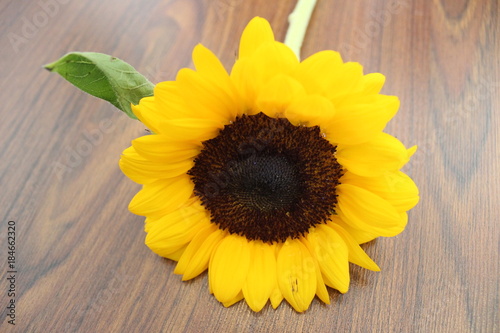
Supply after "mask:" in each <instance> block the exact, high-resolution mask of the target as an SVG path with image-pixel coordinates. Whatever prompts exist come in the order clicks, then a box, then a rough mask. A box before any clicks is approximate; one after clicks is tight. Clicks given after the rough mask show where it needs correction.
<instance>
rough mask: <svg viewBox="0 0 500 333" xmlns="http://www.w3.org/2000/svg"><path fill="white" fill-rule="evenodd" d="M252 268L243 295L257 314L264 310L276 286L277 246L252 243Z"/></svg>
mask: <svg viewBox="0 0 500 333" xmlns="http://www.w3.org/2000/svg"><path fill="white" fill-rule="evenodd" d="M250 245H251V248H250V251H251V257H252V261H251V263H250V268H249V270H248V276H247V280H246V282H245V284H244V285H243V295H244V296H245V301H246V302H247V304H248V306H249V307H250V308H251V309H252V310H253V311H255V312H258V311H260V310H262V308H263V307H264V305H266V303H267V300H268V299H269V297H270V296H271V293H272V291H273V289H274V288H275V286H276V278H277V277H276V257H275V255H274V251H275V249H274V248H275V246H274V245H270V244H266V243H263V242H261V241H252V242H250Z"/></svg>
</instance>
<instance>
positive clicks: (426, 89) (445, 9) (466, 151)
mask: <svg viewBox="0 0 500 333" xmlns="http://www.w3.org/2000/svg"><path fill="white" fill-rule="evenodd" d="M44 3H45V4H48V3H50V4H52V5H51V6H49V5H47V6H43V5H42V4H44ZM294 5H295V1H269V0H258V1H249V0H247V1H244V0H214V1H208V0H205V1H203V0H178V1H166V0H165V1H133V0H113V1H99V0H92V1H69V0H42V1H41V2H38V1H15V0H11V1H9V0H2V1H0V36H1V47H0V64H1V66H0V101H1V107H0V112H1V120H0V133H1V136H0V142H1V145H0V146H1V150H0V177H1V178H0V180H1V191H2V195H1V196H0V208H1V210H0V214H1V221H2V224H1V230H0V242H1V245H0V253H2V255H1V258H0V261H1V266H0V267H1V268H2V271H1V274H2V275H1V276H2V279H1V280H0V300H1V303H0V308H1V321H0V322H1V326H0V331H2V332H11V331H12V332H160V331H161V332H498V331H499V323H498V301H499V296H498V282H499V278H498V277H499V265H498V252H499V251H498V250H499V237H498V236H499V227H498V225H499V217H500V216H499V209H498V201H499V199H500V195H499V189H498V188H499V183H500V182H499V179H500V176H499V172H500V168H499V165H500V163H499V154H498V143H499V135H498V133H499V131H498V129H499V123H500V117H499V116H498V112H499V110H498V109H499V107H500V103H499V102H500V99H499V90H500V75H499V74H500V73H499V70H500V65H499V63H500V44H499V43H500V39H499V37H500V26H499V21H498V20H499V3H498V1H497V0H477V1H474V0H469V1H467V0H433V1H424V0H396V1H389V0H387V1H383V0H377V1H369V0H360V1H340V0H337V1H336V0H319V3H318V5H317V8H316V10H315V12H314V14H313V17H312V22H311V24H310V28H309V30H308V33H307V37H306V42H305V44H304V47H303V57H306V56H308V55H310V54H312V53H315V52H317V51H320V50H323V49H335V50H339V51H341V52H342V54H343V57H344V59H346V60H353V61H359V62H361V63H362V64H364V66H365V72H366V73H369V72H377V71H379V72H382V73H384V74H385V75H386V76H387V84H386V86H385V88H384V92H385V93H387V94H395V95H398V96H399V97H400V98H401V101H402V107H401V110H400V113H399V114H398V115H397V116H396V118H395V119H394V120H393V121H392V122H391V123H390V125H389V126H388V129H387V130H388V132H390V133H391V134H394V135H396V136H397V137H398V138H400V139H401V140H402V141H403V142H404V143H405V144H406V145H408V146H410V145H413V144H418V145H419V146H420V150H419V151H418V152H417V154H416V155H415V156H414V158H413V160H412V162H411V163H410V164H409V165H408V166H407V167H405V171H406V172H408V173H409V174H410V175H411V176H412V177H413V178H414V179H415V181H416V182H417V184H418V185H419V187H420V190H421V202H420V204H419V205H418V206H417V207H416V208H415V209H414V210H413V211H412V212H411V213H410V222H409V224H408V227H407V229H406V231H405V232H404V233H402V234H401V235H399V236H398V237H395V238H390V239H379V240H376V241H374V242H372V243H370V244H367V245H365V246H364V248H365V249H366V251H367V252H368V253H369V254H370V255H371V257H372V258H374V260H375V261H376V262H377V263H378V264H379V265H380V267H381V268H382V272H380V273H374V272H368V271H366V270H362V269H360V268H359V267H355V266H352V268H351V272H352V285H351V289H350V291H349V292H348V293H347V294H345V295H340V294H339V293H338V292H336V291H333V290H330V296H331V298H332V304H331V305H330V306H324V305H323V304H321V303H320V302H319V301H318V300H314V301H313V304H312V305H311V308H310V309H309V311H308V312H306V313H304V314H298V313H296V312H294V311H293V310H292V309H291V307H290V306H288V304H285V303H283V304H282V305H281V306H280V307H279V308H278V309H277V310H276V311H275V310H273V309H272V308H271V307H270V306H269V305H268V306H266V308H265V309H264V310H263V311H262V312H261V313H253V312H251V311H250V310H249V308H248V307H247V306H246V305H245V304H244V303H239V304H237V305H235V306H233V307H231V308H229V309H226V308H223V307H222V306H221V305H220V304H219V303H218V302H217V301H216V300H215V298H214V297H212V296H211V295H209V293H208V290H207V276H206V274H203V275H202V276H201V277H199V278H197V279H195V280H193V281H190V282H181V281H180V278H179V277H178V276H175V275H173V273H172V272H173V269H174V263H173V262H171V261H167V260H164V259H161V258H160V257H158V256H156V255H155V254H153V253H152V252H151V251H150V250H149V249H148V248H147V247H146V246H145V245H144V243H143V242H144V236H145V235H144V233H143V218H142V217H139V216H134V215H133V214H131V213H129V212H128V210H127V205H128V202H129V201H130V199H131V198H132V197H133V195H134V194H135V193H136V192H137V191H138V190H139V185H136V184H134V183H133V182H132V181H130V180H128V179H127V178H126V177H125V176H124V175H123V174H122V173H121V172H120V170H119V168H118V159H119V156H120V153H121V152H122V150H123V149H124V148H127V147H128V146H129V143H130V140H132V139H134V138H136V137H138V136H141V135H143V134H144V126H142V125H141V124H140V123H138V122H134V121H132V120H129V119H128V118H127V117H126V116H125V115H123V114H121V113H120V112H118V111H115V109H114V108H113V107H112V106H111V105H110V104H108V103H106V102H103V101H100V100H97V99H95V98H93V97H90V96H88V95H85V94H84V93H81V92H80V91H78V90H77V89H76V88H74V87H73V86H71V85H70V84H69V83H67V82H65V81H64V80H63V79H62V78H60V77H58V76H57V75H56V74H50V73H49V72H47V71H45V70H43V69H42V67H41V66H42V65H43V64H45V63H48V62H51V61H54V60H56V59H57V58H59V57H60V56H62V55H63V54H65V53H66V52H69V51H96V52H104V53H108V54H112V55H115V56H118V57H120V58H122V59H124V60H126V61H127V62H129V63H131V64H132V65H134V66H135V67H136V69H138V70H139V71H140V72H142V73H143V74H145V75H146V76H147V77H148V78H149V79H150V80H151V81H153V82H155V83H156V82H159V81H161V80H171V79H173V78H174V77H175V73H176V71H177V70H178V69H180V68H182V67H185V66H190V65H191V60H190V54H191V50H192V48H193V47H194V45H196V44H197V43H198V42H201V43H203V44H204V45H206V46H207V47H209V48H210V49H212V50H213V51H214V52H215V53H216V54H217V55H218V56H219V57H220V58H221V59H222V61H223V63H224V64H225V65H226V67H227V68H230V66H231V65H232V62H233V60H234V57H235V52H236V50H237V42H238V39H239V36H240V33H241V31H242V29H243V28H244V26H245V25H246V23H247V22H248V21H249V20H250V19H251V18H252V17H253V16H256V15H259V16H263V17H265V18H267V19H268V20H269V21H270V22H271V25H272V26H273V28H274V30H275V34H276V37H277V38H278V39H280V40H283V38H284V35H285V31H286V28H287V15H288V14H289V13H290V12H291V10H292V8H293V6H294ZM44 13H45V14H44ZM16 36H17V37H16ZM14 38H17V39H16V41H17V42H15V43H14V42H13V41H12V40H13V39H14ZM103 121H108V122H109V124H111V128H102V122H103ZM92 133H93V135H94V142H90V141H89V139H88V138H87V137H88V135H92ZM97 133H100V135H99V134H97ZM100 136H102V140H98V138H99V137H100ZM99 141H100V142H99ZM75 151H80V152H84V153H77V156H76V157H75V156H74V154H75ZM58 163H59V164H58ZM61 164H64V165H67V166H68V165H70V167H68V169H64V171H60V169H58V168H57V165H59V166H60V165H61ZM9 220H15V221H16V228H17V229H16V231H17V263H16V266H17V270H18V274H17V276H18V278H17V282H16V283H17V284H16V288H17V295H16V304H17V306H16V314H17V318H16V323H17V325H16V326H15V327H12V326H11V325H9V324H8V323H7V322H6V320H5V318H6V317H5V315H6V309H5V306H6V304H7V303H6V302H7V301H8V298H7V295H6V293H7V289H8V283H7V281H6V280H5V278H3V277H4V276H5V275H4V274H5V272H6V271H7V267H6V260H7V258H6V257H7V245H6V234H7V221H9Z"/></svg>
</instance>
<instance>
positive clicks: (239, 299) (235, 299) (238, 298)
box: [222, 291, 243, 308]
mask: <svg viewBox="0 0 500 333" xmlns="http://www.w3.org/2000/svg"><path fill="white" fill-rule="evenodd" d="M242 299H243V293H242V292H241V291H240V292H239V293H238V295H236V297H234V298H233V299H232V300H230V301H227V302H222V305H224V307H226V308H228V307H230V306H232V305H234V304H236V303H238V302H239V301H241V300H242Z"/></svg>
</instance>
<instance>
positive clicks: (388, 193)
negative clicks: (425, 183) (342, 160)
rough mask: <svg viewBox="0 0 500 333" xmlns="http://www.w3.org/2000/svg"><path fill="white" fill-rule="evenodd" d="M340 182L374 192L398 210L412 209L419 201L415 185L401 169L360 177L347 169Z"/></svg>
mask: <svg viewBox="0 0 500 333" xmlns="http://www.w3.org/2000/svg"><path fill="white" fill-rule="evenodd" d="M340 182H341V183H343V184H351V185H355V186H358V187H361V188H364V189H366V190H368V191H370V192H373V193H375V194H376V195H378V196H380V197H381V198H383V199H385V200H387V201H388V202H389V203H390V204H391V205H393V206H394V208H396V210H397V211H398V212H405V211H407V210H410V209H412V208H413V207H414V206H415V205H416V204H417V203H418V201H419V196H418V188H417V185H415V183H414V182H413V180H412V179H411V178H410V177H408V176H407V175H406V174H404V173H403V172H401V171H387V172H385V173H383V174H382V175H381V176H379V177H361V176H358V175H356V174H354V173H352V172H349V171H348V172H346V173H345V174H344V175H343V176H342V178H341V181H340Z"/></svg>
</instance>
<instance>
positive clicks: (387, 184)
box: [120, 18, 418, 312]
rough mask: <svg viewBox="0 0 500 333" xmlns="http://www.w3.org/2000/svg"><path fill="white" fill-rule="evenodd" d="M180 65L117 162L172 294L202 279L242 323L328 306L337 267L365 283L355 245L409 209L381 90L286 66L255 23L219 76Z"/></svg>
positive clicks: (401, 158)
mask: <svg viewBox="0 0 500 333" xmlns="http://www.w3.org/2000/svg"><path fill="white" fill-rule="evenodd" d="M193 61H194V65H195V67H196V70H191V69H181V70H180V71H179V73H178V74H177V77H176V80H175V81H173V82H162V83H159V84H158V85H156V87H155V90H154V96H152V97H146V98H143V99H142V100H141V101H140V103H139V105H137V106H133V111H134V113H135V115H136V116H137V117H138V118H139V119H140V120H141V121H142V122H143V123H144V124H145V125H146V126H147V127H148V128H150V129H151V130H152V131H153V132H154V134H153V135H147V136H144V137H141V138H138V139H136V140H134V141H132V146H131V147H130V148H128V149H126V150H125V151H124V152H123V155H122V158H121V160H120V166H121V169H122V170H123V172H124V173H125V174H126V175H127V176H128V177H130V178H131V179H132V180H134V181H136V182H137V183H140V184H143V188H142V190H141V191H140V192H139V193H138V194H137V195H136V196H135V197H134V198H133V199H132V202H131V203H130V206H129V208H130V210H131V211H132V212H133V213H135V214H138V215H143V216H146V223H145V229H146V232H147V237H146V244H147V245H148V246H149V247H150V248H151V250H153V251H154V252H155V253H157V254H159V255H160V256H163V257H166V258H170V259H172V260H176V261H178V264H177V266H176V269H175V273H176V274H182V276H183V280H189V279H192V278H194V277H196V276H198V275H199V274H200V273H202V272H203V271H205V270H206V269H207V268H208V278H209V283H210V291H211V292H212V293H213V294H214V295H215V297H216V298H217V299H218V300H219V301H220V302H222V303H223V304H224V305H225V306H229V305H231V304H234V303H235V302H238V301H240V300H241V299H243V298H244V299H245V301H246V302H247V303H248V305H249V306H250V308H251V309H252V310H254V311H260V310H261V309H262V308H263V307H264V305H265V304H266V303H267V301H268V300H270V302H271V304H272V306H273V307H275V308H276V307H277V306H278V305H279V304H280V303H281V301H282V300H283V298H284V299H286V300H287V301H288V302H289V303H290V304H291V305H292V307H293V308H294V309H295V310H297V311H299V312H301V311H305V310H306V309H307V308H308V307H309V305H310V303H311V301H312V300H313V298H314V296H315V295H317V296H318V298H319V299H321V300H322V301H323V302H325V303H329V295H328V291H327V289H326V286H329V287H332V288H335V289H337V290H339V291H340V292H342V293H345V292H346V291H347V289H348V287H349V262H352V263H355V264H357V265H360V266H362V267H364V268H367V269H370V270H379V268H378V266H377V265H376V264H375V263H374V262H373V261H372V260H371V259H370V258H369V257H368V256H367V255H366V253H365V252H364V251H363V250H362V249H361V247H360V246H359V244H361V243H364V242H367V241H370V240H372V239H374V238H376V237H379V236H385V237H390V236H395V235H397V234H399V233H400V232H401V231H402V230H403V229H404V227H405V225H406V222H407V214H406V211H408V210H409V209H411V208H412V207H413V206H414V205H415V204H416V203H417V201H418V189H417V187H416V186H415V184H414V183H413V181H412V180H411V179H410V178H409V177H408V176H406V175H405V174H404V173H402V172H401V171H399V170H400V168H401V167H402V166H403V165H404V164H405V163H407V162H408V161H409V159H410V156H411V155H412V154H413V152H414V151H415V149H416V148H415V147H414V148H410V149H406V148H405V147H404V145H403V144H402V143H401V142H400V141H399V140H397V139H396V138H394V137H392V136H391V135H389V134H386V133H384V132H382V131H383V129H384V127H385V125H386V124H387V122H388V121H389V120H390V119H391V118H392V117H393V116H394V115H395V114H396V112H397V109H398V107H399V100H398V98H397V97H394V96H385V95H381V94H379V91H380V89H381V88H382V85H383V83H384V76H383V75H381V74H368V75H363V71H362V67H361V65H359V64H358V63H344V62H343V61H342V59H341V57H340V55H339V54H338V53H337V52H333V51H323V52H319V53H316V54H314V55H312V56H310V57H309V58H307V59H305V60H304V61H302V62H299V61H298V59H297V57H296V56H295V55H294V53H293V52H292V51H291V50H290V49H289V48H288V47H287V46H286V45H284V44H282V43H279V42H276V41H275V40H274V36H273V32H272V30H271V27H270V26H269V23H268V22H267V21H266V20H264V19H262V18H255V19H253V20H252V21H251V22H250V23H249V24H248V26H247V27H246V29H245V30H244V32H243V35H242V38H241V42H240V47H239V57H238V60H237V61H236V63H235V64H234V66H233V68H232V70H231V72H230V74H228V73H227V72H226V70H225V69H224V67H223V66H222V64H221V63H220V61H219V60H218V59H217V57H216V56H214V55H213V54H212V53H211V52H210V51H209V50H208V49H206V48H205V47H203V46H202V45H198V46H196V47H195V49H194V51H193Z"/></svg>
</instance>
